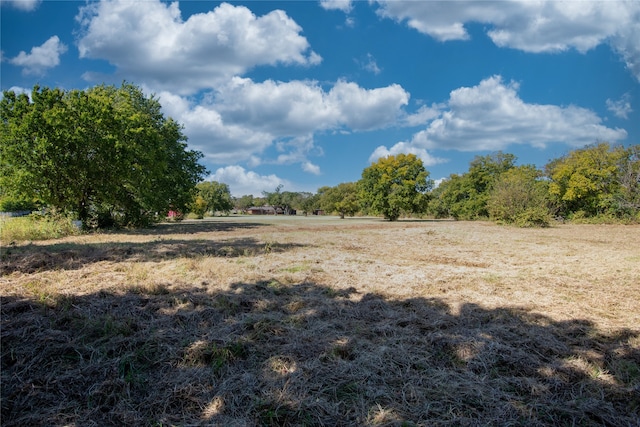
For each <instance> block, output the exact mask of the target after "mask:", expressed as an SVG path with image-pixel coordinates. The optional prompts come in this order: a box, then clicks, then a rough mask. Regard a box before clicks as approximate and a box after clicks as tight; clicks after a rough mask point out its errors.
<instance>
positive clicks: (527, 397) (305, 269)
mask: <svg viewBox="0 0 640 427" xmlns="http://www.w3.org/2000/svg"><path fill="white" fill-rule="evenodd" d="M638 242H640V227H638V226H592V225H580V226H573V225H561V226H558V227H553V228H549V229H516V228H508V227H500V226H496V225H492V224H489V223H480V222H476V223H467V222H447V221H399V222H395V223H389V222H384V221H380V220H375V219H346V220H342V221H341V220H338V219H333V218H277V219H275V218H220V219H214V220H208V221H200V222H195V221H194V222H183V223H180V224H164V225H161V226H159V227H157V228H155V229H151V230H144V231H139V232H128V233H109V234H98V235H87V236H75V237H69V238H65V239H62V240H56V241H44V242H37V243H21V244H14V245H11V246H4V247H3V248H2V272H1V274H2V275H1V276H0V286H1V288H0V289H1V291H0V295H1V297H2V307H1V308H2V313H1V315H2V331H1V338H2V342H1V344H2V366H1V367H2V373H1V374H2V424H3V425H6V426H14V425H76V426H91V425H95V426H102V425H221V426H234V425H236V426H245V425H282V426H285V425H291V426H294V425H295V426H299V425H318V426H320V425H326V426H335V425H345V426H346V425H368V426H382V425H385V426H386V425H398V426H402V425H405V426H411V425H424V426H427V425H428V426H432V425H456V426H458V425H523V426H524V425H542V426H544V425H549V426H552V425H584V426H601V425H610V426H638V425H640V326H639V325H640V302H639V301H640V300H639V298H640V297H639V296H638V295H640V293H639V291H640V245H639V244H638Z"/></svg>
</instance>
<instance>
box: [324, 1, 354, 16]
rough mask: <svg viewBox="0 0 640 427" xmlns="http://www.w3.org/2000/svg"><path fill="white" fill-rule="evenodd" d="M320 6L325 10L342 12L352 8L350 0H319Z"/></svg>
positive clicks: (347, 11) (349, 10)
mask: <svg viewBox="0 0 640 427" xmlns="http://www.w3.org/2000/svg"><path fill="white" fill-rule="evenodd" d="M320 6H322V8H323V9H326V10H341V11H343V12H344V13H349V12H351V9H353V4H352V3H351V0H320Z"/></svg>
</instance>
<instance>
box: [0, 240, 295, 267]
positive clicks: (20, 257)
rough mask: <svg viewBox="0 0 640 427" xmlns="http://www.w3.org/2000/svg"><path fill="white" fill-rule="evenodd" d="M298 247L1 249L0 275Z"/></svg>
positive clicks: (170, 244)
mask: <svg viewBox="0 0 640 427" xmlns="http://www.w3.org/2000/svg"><path fill="white" fill-rule="evenodd" d="M300 246H301V245H299V244H295V243H277V242H261V241H260V240H258V239H255V238H252V237H245V238H236V239H226V240H205V239H192V240H189V239H187V240H185V239H170V238H163V239H159V240H155V241H151V242H142V243H137V242H122V243H114V242H108V243H53V244H49V245H37V246H36V245H27V246H21V247H15V248H11V247H10V248H4V250H3V251H2V256H1V258H2V264H1V265H0V275H5V274H11V273H13V272H20V273H27V274H30V273H36V272H42V271H52V270H76V269H79V268H83V267H85V266H87V264H91V263H96V262H102V261H112V262H122V261H133V262H149V261H151V262H160V261H166V260H170V259H175V258H194V257H200V256H215V257H239V256H256V255H260V254H264V253H268V252H284V251H288V250H291V249H294V248H297V247H300Z"/></svg>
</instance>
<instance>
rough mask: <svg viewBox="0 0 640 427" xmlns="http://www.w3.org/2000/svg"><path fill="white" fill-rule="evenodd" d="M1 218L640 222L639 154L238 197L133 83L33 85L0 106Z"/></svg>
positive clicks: (492, 159) (601, 148) (386, 172)
mask: <svg viewBox="0 0 640 427" xmlns="http://www.w3.org/2000/svg"><path fill="white" fill-rule="evenodd" d="M0 113H1V121H0V125H1V128H0V131H1V133H0V210H29V209H34V208H37V207H42V206H46V207H47V208H48V209H49V210H50V211H53V212H62V213H67V214H71V215H74V216H75V217H77V218H78V219H80V220H81V221H82V222H83V224H84V226H85V227H87V228H90V227H109V226H142V225H146V224H150V223H152V222H155V221H159V220H162V219H164V218H166V216H167V213H168V212H169V211H174V212H181V213H191V214H193V215H194V216H195V217H198V218H202V217H203V216H204V215H206V214H214V213H215V212H219V213H223V214H228V213H229V212H231V211H232V210H233V209H236V210H239V211H246V210H247V209H249V208H250V207H253V206H263V205H270V206H278V207H279V208H280V209H282V211H283V212H285V213H292V212H294V211H296V212H301V213H305V214H308V213H311V212H314V211H317V210H323V211H325V212H326V213H328V214H332V213H335V214H338V215H340V216H341V217H342V218H344V217H345V216H353V215H356V214H361V215H381V216H383V217H384V218H386V219H389V220H391V221H394V220H397V219H398V218H400V217H403V216H418V217H424V216H431V217H435V218H454V219H461V220H473V219H492V220H495V221H499V222H502V223H508V224H515V225H519V226H546V225H549V224H550V223H551V221H553V219H554V218H565V219H569V220H589V219H594V218H595V219H604V220H623V221H634V222H637V221H640V145H634V146H630V147H623V146H611V145H610V144H608V143H598V144H594V145H591V146H587V147H584V148H580V149H576V150H573V151H570V152H569V153H567V154H566V155H565V156H562V157H560V158H557V159H554V160H551V161H550V162H549V163H548V164H547V165H545V166H544V168H542V169H539V168H537V167H535V166H534V165H517V164H516V163H517V159H516V157H515V156H514V155H513V154H508V153H502V152H497V153H493V154H489V155H485V156H476V157H475V158H474V159H473V160H472V161H471V162H470V164H469V169H468V171H467V172H465V173H462V174H452V175H450V176H449V177H448V178H446V179H445V180H444V181H443V182H441V183H440V185H438V186H435V185H434V182H433V180H432V179H430V177H429V175H430V174H429V171H428V170H426V169H425V167H424V165H423V163H422V161H421V160H420V159H419V158H417V157H416V156H415V155H413V154H399V155H396V156H388V157H384V158H381V159H379V160H378V161H377V162H375V163H372V164H371V165H370V166H369V167H367V168H365V169H364V170H363V171H362V175H361V179H360V180H358V181H357V182H345V183H341V184H339V185H336V186H333V187H330V186H325V187H321V188H319V189H318V191H317V192H316V193H310V192H291V191H283V187H282V186H278V187H277V188H276V189H275V190H274V191H272V192H263V194H262V197H254V196H252V195H245V196H242V197H238V198H233V197H232V196H231V194H230V191H229V187H228V185H227V184H224V183H219V182H214V181H208V182H203V178H204V176H205V175H206V173H207V171H206V169H205V167H204V166H202V165H201V164H200V163H199V161H200V159H201V158H202V157H203V155H202V153H200V152H198V151H193V150H189V149H187V144H186V137H185V135H184V134H183V133H182V126H181V125H180V124H178V123H177V122H175V121H174V120H173V119H171V118H165V117H164V115H163V114H162V112H161V106H160V103H159V102H158V100H157V99H156V98H154V97H153V96H150V97H149V96H145V95H144V94H143V92H142V90H141V89H140V88H138V87H137V86H135V85H132V84H129V83H126V82H125V83H123V84H122V85H121V86H120V87H115V86H106V85H100V86H96V87H94V88H91V89H87V90H71V91H63V90H61V89H57V88H56V89H49V88H41V87H39V86H35V87H34V89H33V91H32V92H31V95H30V96H28V95H26V94H16V93H15V92H13V91H7V92H4V94H3V98H2V100H1V101H0Z"/></svg>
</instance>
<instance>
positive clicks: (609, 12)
mask: <svg viewBox="0 0 640 427" xmlns="http://www.w3.org/2000/svg"><path fill="white" fill-rule="evenodd" d="M377 3H378V4H379V6H380V7H379V8H378V10H377V13H378V14H379V15H380V16H383V17H386V18H390V19H394V20H397V21H399V22H404V21H406V22H407V25H408V26H409V27H411V28H414V29H416V30H417V31H420V32H421V33H424V34H427V35H429V36H431V37H434V38H436V39H438V40H441V41H447V40H467V39H468V38H469V34H468V32H467V30H466V29H465V24H466V23H470V22H478V23H483V24H487V25H489V29H488V30H487V34H488V36H489V37H490V38H491V39H492V40H493V42H494V43H495V44H496V45H498V46H500V47H509V48H515V49H520V50H523V51H526V52H536V53H537V52H559V51H564V50H567V49H570V48H574V49H576V50H578V51H579V52H583V53H584V52H586V51H588V50H589V49H592V48H594V47H596V46H598V45H599V44H601V43H604V42H610V43H611V44H612V46H613V47H614V49H615V50H617V51H618V52H619V53H620V54H621V55H622V56H623V58H624V60H625V61H626V63H627V66H628V68H629V69H630V70H631V72H632V73H634V75H635V76H636V77H637V78H638V79H639V80H640V47H638V46H640V31H638V30H639V26H640V24H639V22H640V19H639V18H640V2H637V1H630V0H629V1H615V2H609V1H566V2H560V1H553V0H543V1H526V0H524V1H522V0H520V1H518V0H516V1H496V2H489V1H487V2H484V1H483V2H478V1H455V2H432V1H426V2H418V1H409V2H397V1H391V0H378V1H377Z"/></svg>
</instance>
